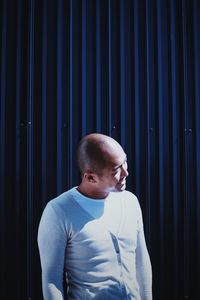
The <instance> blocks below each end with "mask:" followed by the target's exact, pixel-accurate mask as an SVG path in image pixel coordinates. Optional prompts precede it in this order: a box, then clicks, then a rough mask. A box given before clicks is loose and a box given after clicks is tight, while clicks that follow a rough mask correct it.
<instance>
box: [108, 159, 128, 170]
mask: <svg viewBox="0 0 200 300" xmlns="http://www.w3.org/2000/svg"><path fill="white" fill-rule="evenodd" d="M126 161H127V156H126V157H125V159H124V161H123V163H122V164H120V165H119V166H116V167H114V168H113V169H112V171H116V170H117V169H119V168H121V166H123V164H124V163H125V162H126Z"/></svg>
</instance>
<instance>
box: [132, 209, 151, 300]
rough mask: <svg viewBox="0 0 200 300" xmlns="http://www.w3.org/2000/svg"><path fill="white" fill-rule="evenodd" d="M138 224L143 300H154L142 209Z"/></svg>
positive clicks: (137, 255) (140, 278) (138, 271)
mask: <svg viewBox="0 0 200 300" xmlns="http://www.w3.org/2000/svg"><path fill="white" fill-rule="evenodd" d="M138 222H139V224H138V226H139V231H138V239H137V248H136V275H137V280H138V283H139V286H140V295H141V300H152V269H151V262H150V258H149V253H148V250H147V246H146V242H145V237H144V229H143V220H142V212H141V209H140V207H139V221H138Z"/></svg>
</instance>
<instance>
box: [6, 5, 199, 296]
mask: <svg viewBox="0 0 200 300" xmlns="http://www.w3.org/2000/svg"><path fill="white" fill-rule="evenodd" d="M14 8H16V12H15V10H13V6H12V5H11V3H10V2H9V1H3V2H2V3H1V33H0V34H1V36H0V41H1V44H0V57H1V91H0V92H1V106H0V107H1V108H0V109H1V110H0V115H1V120H0V126H1V127H0V133H1V135H0V141H1V150H0V159H1V161H0V166H1V191H0V195H1V199H0V209H1V211H0V217H1V219H0V223H1V228H0V231H1V270H2V272H1V281H0V284H1V288H0V298H2V299H4V298H7V299H12V298H15V299H16V300H18V299H19V300H21V299H42V296H41V277H40V266H39V255H38V249H37V241H36V238H37V228H38V223H39V219H40V216H41V213H42V210H43V208H44V206H45V204H46V203H47V202H48V201H49V200H50V199H52V198H53V197H54V196H56V195H58V194H60V193H61V192H62V191H64V190H67V189H68V188H70V187H72V186H73V185H76V184H78V183H79V180H80V175H79V173H78V170H77V167H76V155H75V151H76V146H77V143H78V141H79V139H80V138H81V136H82V135H84V134H86V133H89V132H94V131H98V132H102V133H106V134H109V135H111V136H113V137H114V138H116V139H117V140H118V141H119V142H121V143H122V145H123V147H124V149H125V151H126V153H127V155H128V162H129V174H130V175H129V179H128V188H129V189H130V190H131V191H132V192H134V193H135V194H136V195H137V196H138V199H139V201H140V203H141V207H142V210H143V217H144V225H145V233H146V240H147V245H148V249H149V252H150V256H151V260H152V266H153V275H154V299H155V300H160V299H162V300H165V299H166V300H167V299H171V300H179V299H183V298H186V297H187V299H197V297H198V296H196V295H198V293H199V287H198V286H200V284H199V282H200V272H199V269H200V259H199V251H200V224H199V219H200V207H199V197H200V190H199V186H200V185H199V180H200V174H199V170H200V156H199V155H200V154H199V153H200V142H199V141H200V135H199V130H200V123H199V120H200V104H199V103H200V91H199V80H200V60H199V55H200V54H199V53H200V44H199V41H200V37H199V13H200V6H199V3H198V1H197V0H193V1H191V2H190V3H189V2H188V1H185V0H180V1H161V0H151V1H149V0H146V1H131V0H127V1H122V0H117V1H114V0H102V1H100V0H95V1H92V0H82V1H79V0H69V1H64V0H59V1H57V2H54V1H46V0H43V1H39V0H37V1H29V2H28V3H27V1H25V0H18V1H16V3H15V5H14ZM11 254H12V255H11ZM11 267H12V272H11V271H10V270H11ZM13 274H14V275H15V277H16V276H17V275H19V276H17V279H16V280H15V281H14V282H13ZM10 282H12V287H13V288H12V289H8V287H9V286H10Z"/></svg>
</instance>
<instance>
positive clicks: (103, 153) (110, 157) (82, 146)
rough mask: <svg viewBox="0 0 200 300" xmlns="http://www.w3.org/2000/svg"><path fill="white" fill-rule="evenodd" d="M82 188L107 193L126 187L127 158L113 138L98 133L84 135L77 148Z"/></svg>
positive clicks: (102, 193) (100, 193) (101, 193)
mask: <svg viewBox="0 0 200 300" xmlns="http://www.w3.org/2000/svg"><path fill="white" fill-rule="evenodd" d="M77 161H78V165H79V168H80V171H81V174H82V184H81V186H82V187H83V188H87V190H88V189H89V190H92V191H94V193H95V191H96V192H97V194H99V195H105V196H106V195H107V194H108V193H109V192H110V191H122V190H124V189H125V187H126V177H127V176H128V171H127V160H126V154H125V153H124V150H123V149H122V147H121V146H120V144H119V143H118V142H117V141H116V140H114V139H113V138H111V137H109V136H107V135H104V134H98V133H92V134H89V135H87V136H85V137H84V138H83V139H82V140H81V141H80V143H79V146H78V149H77Z"/></svg>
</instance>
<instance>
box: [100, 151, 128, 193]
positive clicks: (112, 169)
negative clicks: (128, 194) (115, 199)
mask: <svg viewBox="0 0 200 300" xmlns="http://www.w3.org/2000/svg"><path fill="white" fill-rule="evenodd" d="M107 161H108V164H107V167H106V168H104V169H103V170H102V175H101V176H100V177H99V182H98V188H99V190H101V191H102V192H108V193H109V192H120V191H123V190H125V188H126V177H127V176H128V171H127V169H128V165H127V157H126V154H125V153H124V151H123V149H122V148H121V147H119V148H118V149H117V150H116V151H115V152H110V153H109V154H108V158H107Z"/></svg>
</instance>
